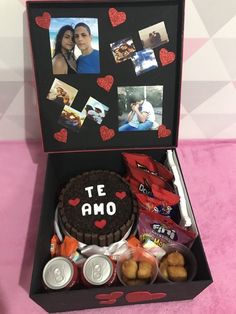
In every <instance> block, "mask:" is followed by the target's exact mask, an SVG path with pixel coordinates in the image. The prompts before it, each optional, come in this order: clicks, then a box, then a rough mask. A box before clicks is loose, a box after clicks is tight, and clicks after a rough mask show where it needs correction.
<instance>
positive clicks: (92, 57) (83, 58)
mask: <svg viewBox="0 0 236 314" xmlns="http://www.w3.org/2000/svg"><path fill="white" fill-rule="evenodd" d="M49 38H50V48H51V59H52V72H53V74H90V73H100V54H99V35H98V19H96V18H72V17H71V18H52V19H51V23H50V27H49Z"/></svg>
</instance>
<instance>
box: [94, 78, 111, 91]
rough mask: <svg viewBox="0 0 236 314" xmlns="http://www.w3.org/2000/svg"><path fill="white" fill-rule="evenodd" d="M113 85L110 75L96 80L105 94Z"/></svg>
mask: <svg viewBox="0 0 236 314" xmlns="http://www.w3.org/2000/svg"><path fill="white" fill-rule="evenodd" d="M113 83H114V78H113V76H112V75H106V76H104V77H99V78H98V79H97V84H98V86H100V87H101V88H103V89H105V91H107V92H109V91H110V89H111V87H112V85H113Z"/></svg>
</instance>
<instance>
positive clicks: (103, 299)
mask: <svg viewBox="0 0 236 314" xmlns="http://www.w3.org/2000/svg"><path fill="white" fill-rule="evenodd" d="M123 294H124V292H122V291H116V292H111V293H101V294H97V295H96V299H98V300H100V302H99V303H100V304H107V305H109V304H115V303H116V301H117V299H119V298H120V297H122V295H123Z"/></svg>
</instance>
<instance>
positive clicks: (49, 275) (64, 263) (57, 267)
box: [43, 256, 78, 290]
mask: <svg viewBox="0 0 236 314" xmlns="http://www.w3.org/2000/svg"><path fill="white" fill-rule="evenodd" d="M77 281H78V269H77V267H76V265H75V264H74V263H73V262H71V261H70V260H69V259H68V258H65V257H62V256H58V257H54V258H52V259H51V260H50V261H49V262H48V263H47V264H46V265H45V266H44V269H43V282H44V285H45V288H46V289H52V290H59V289H64V288H65V289H69V288H71V287H73V286H74V285H75V284H76V283H77Z"/></svg>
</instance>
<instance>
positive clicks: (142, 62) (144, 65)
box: [131, 49, 158, 76]
mask: <svg viewBox="0 0 236 314" xmlns="http://www.w3.org/2000/svg"><path fill="white" fill-rule="evenodd" d="M131 60H132V62H133V65H134V70H135V73H136V75H137V76H139V75H141V74H143V73H145V72H148V71H151V70H155V69H157V68H158V64H157V60H156V57H155V54H154V51H153V50H152V49H144V50H141V51H137V52H135V53H134V54H133V56H132V57H131Z"/></svg>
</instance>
